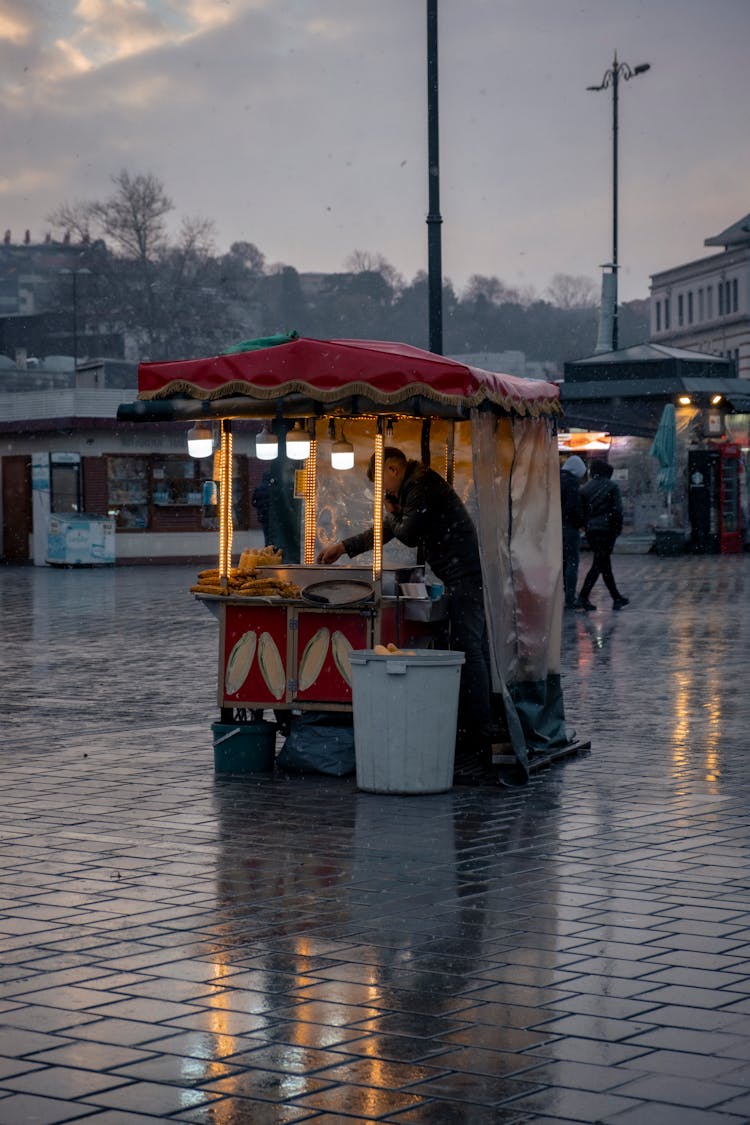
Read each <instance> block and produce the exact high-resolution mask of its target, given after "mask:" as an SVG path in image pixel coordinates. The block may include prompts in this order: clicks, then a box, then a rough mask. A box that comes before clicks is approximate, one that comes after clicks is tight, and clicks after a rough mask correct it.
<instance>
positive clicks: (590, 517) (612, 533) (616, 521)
mask: <svg viewBox="0 0 750 1125" xmlns="http://www.w3.org/2000/svg"><path fill="white" fill-rule="evenodd" d="M589 473H590V476H591V479H590V480H589V481H587V482H586V484H584V486H583V487H582V488H581V505H582V508H583V524H584V527H585V529H586V539H587V540H588V544H589V547H590V548H591V550H592V551H593V554H594V558H593V562H592V563H591V567H590V569H589V572H588V574H587V575H586V577H585V578H584V580H583V585H582V586H581V592H580V594H579V595H578V601H577V602H576V606H577V607H578V608H579V609H585V610H593V609H596V606H595V605H592V604H591V602H590V601H589V596H590V594H591V591H592V590H593V588H594V583H595V582H596V580H597V578H599V576H600V575H601V577H602V579H603V580H604V585H605V586H606V587H607V589H608V590H609V593H610V594H611V596H612V608H613V609H623V608H624V606H626V605H628V603H629V601H630V598H625V597H623V596H622V594H621V593H620V591H619V590H618V589H617V583H616V582H615V576H614V574H613V573H612V551H613V550H614V546H615V541H616V539H617V536H618V535H619V534H620V532H621V531H622V496H621V495H620V489H619V487H618V485H617V484H616V483H615V481H613V480H612V479H611V478H612V466H611V465H609V464H608V463H607V462H606V461H600V460H596V461H592V462H591V464H590V466H589Z"/></svg>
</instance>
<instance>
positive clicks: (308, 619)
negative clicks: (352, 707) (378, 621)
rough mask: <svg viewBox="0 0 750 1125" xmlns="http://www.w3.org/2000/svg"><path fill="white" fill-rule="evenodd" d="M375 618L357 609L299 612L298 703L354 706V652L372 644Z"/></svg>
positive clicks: (304, 610) (296, 680) (296, 695)
mask: <svg viewBox="0 0 750 1125" xmlns="http://www.w3.org/2000/svg"><path fill="white" fill-rule="evenodd" d="M370 637H371V617H370V615H369V614H362V613H361V612H358V611H356V610H354V611H353V610H349V611H347V610H338V611H332V610H330V609H328V610H314V609H311V610H308V609H300V610H298V611H297V652H298V657H299V659H298V664H297V670H296V675H295V678H294V684H293V688H294V689H295V693H294V698H295V700H301V701H304V702H311V701H315V702H320V703H324V702H328V703H351V699H352V689H351V668H350V665H349V658H348V653H349V652H350V651H351V649H362V648H367V647H368V646H369V645H370Z"/></svg>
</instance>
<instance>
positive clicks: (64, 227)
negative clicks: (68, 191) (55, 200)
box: [46, 199, 92, 242]
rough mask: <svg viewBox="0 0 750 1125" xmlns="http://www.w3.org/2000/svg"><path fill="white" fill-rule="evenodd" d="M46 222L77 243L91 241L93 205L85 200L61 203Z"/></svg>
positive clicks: (48, 216)
mask: <svg viewBox="0 0 750 1125" xmlns="http://www.w3.org/2000/svg"><path fill="white" fill-rule="evenodd" d="M46 221H47V222H48V223H50V224H51V226H52V227H53V229H55V230H60V231H62V233H63V234H64V235H66V236H67V237H69V238H72V239H74V240H75V241H77V242H90V241H91V222H92V216H91V204H90V203H86V202H84V201H83V200H80V199H78V200H75V201H74V202H73V203H61V204H60V206H59V207H57V208H55V210H54V211H52V212H51V213H50V214H49V215H47V217H46Z"/></svg>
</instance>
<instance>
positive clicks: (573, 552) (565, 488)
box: [560, 453, 586, 609]
mask: <svg viewBox="0 0 750 1125" xmlns="http://www.w3.org/2000/svg"><path fill="white" fill-rule="evenodd" d="M585 476H586V463H585V462H584V461H583V460H582V459H581V458H580V457H578V456H577V454H575V453H574V454H573V456H572V457H568V459H567V461H566V462H565V464H564V465H563V466H562V468H561V470H560V503H561V505H562V541H563V589H564V591H565V608H566V609H575V607H576V590H577V588H578V563H579V560H580V551H581V528H582V527H583V508H582V506H581V496H580V491H579V489H580V483H581V481H582V480H583V478H584V477H585Z"/></svg>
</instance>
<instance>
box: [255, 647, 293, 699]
mask: <svg viewBox="0 0 750 1125" xmlns="http://www.w3.org/2000/svg"><path fill="white" fill-rule="evenodd" d="M258 665H259V667H260V673H261V675H262V677H263V679H264V680H265V684H266V687H267V688H268V690H269V691H270V693H271V695H272V696H273V697H274V699H281V697H282V696H283V695H284V693H285V692H286V674H285V672H284V665H283V663H282V660H281V655H280V653H279V650H278V648H277V647H276V642H275V641H274V639H273V637H272V636H271V634H270V633H261V635H260V640H259V641H258Z"/></svg>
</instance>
